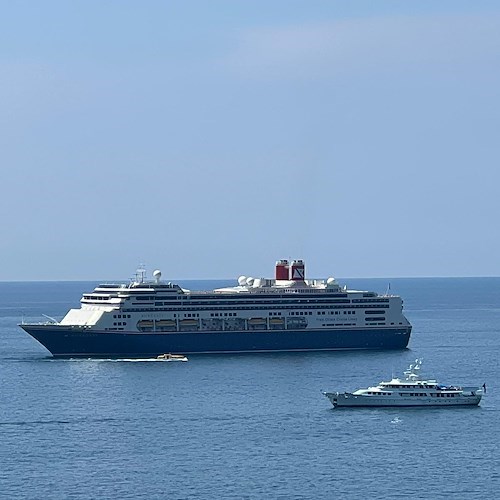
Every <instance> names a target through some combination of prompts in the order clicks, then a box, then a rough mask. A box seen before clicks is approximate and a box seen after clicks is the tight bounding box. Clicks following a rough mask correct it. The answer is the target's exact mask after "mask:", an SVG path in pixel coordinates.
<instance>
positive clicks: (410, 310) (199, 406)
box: [0, 278, 500, 499]
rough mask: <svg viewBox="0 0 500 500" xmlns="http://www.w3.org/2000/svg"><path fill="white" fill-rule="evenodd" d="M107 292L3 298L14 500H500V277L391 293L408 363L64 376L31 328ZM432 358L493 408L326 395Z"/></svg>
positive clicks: (0, 321)
mask: <svg viewBox="0 0 500 500" xmlns="http://www.w3.org/2000/svg"><path fill="white" fill-rule="evenodd" d="M342 281H343V283H347V284H348V285H349V287H353V288H362V289H373V290H375V291H378V292H385V290H386V288H387V280H376V279H367V280H360V279H352V280H349V279H348V280H342ZM225 283H226V282H204V283H202V282H185V283H182V284H183V285H184V286H186V287H187V288H192V289H197V288H204V287H205V286H206V287H211V286H212V285H221V284H225ZM93 285H94V283H75V282H71V283H69V282H65V283H0V381H1V386H0V497H1V498H9V499H10V498H54V499H70V498H86V499H87V498H109V499H118V498H119V499H122V498H134V499H136V498H148V499H155V498H168V499H177V498H178V499H183V498H202V499H211V498H231V499H232V498H248V499H263V498H280V499H294V498H314V499H316V498H320V499H323V498H324V499H332V498H339V499H351V498H460V499H475V498H478V499H479V498H481V499H484V498H498V494H499V493H498V491H499V488H500V451H499V448H500V388H499V382H498V380H499V375H498V374H499V361H498V358H499V354H500V278H477V279H476V278H468V279H458V278H457V279H397V280H394V279H393V280H391V291H392V292H394V293H398V294H401V295H402V296H403V298H404V300H405V308H406V313H407V316H408V318H409V319H410V321H411V322H412V324H413V327H414V330H413V334H412V339H411V341H410V346H409V349H408V350H405V351H398V352H382V351H380V352H343V353H338V352H332V353H309V354H257V355H231V356H191V357H190V359H189V362H188V363H151V362H142V363H141V362H126V361H105V360H104V361H103V360H100V361H96V360H78V361H72V360H57V361H56V360H53V359H51V358H50V357H49V355H48V353H47V351H45V350H44V349H43V348H42V347H41V346H40V345H39V344H37V343H36V342H35V341H34V340H32V339H31V338H30V337H29V336H28V335H27V334H26V333H24V332H23V331H22V330H21V329H19V328H18V327H17V326H16V325H17V324H18V323H19V322H21V320H22V319H23V317H24V319H25V320H40V319H43V317H42V314H47V315H49V316H53V317H56V318H60V317H62V316H63V315H64V314H65V313H66V311H67V310H68V309H69V308H70V307H79V299H80V296H81V294H82V292H84V291H91V290H92V288H93ZM417 356H418V357H423V358H424V367H423V370H424V373H423V374H424V375H425V374H427V375H429V376H434V377H436V378H437V379H438V380H439V381H441V382H444V383H455V384H459V383H465V384H478V385H481V384H483V382H486V384H487V389H488V390H487V394H486V396H485V397H484V398H483V401H482V402H481V406H480V407H477V408H440V409H355V410H351V409H337V410H334V409H332V408H331V406H330V403H329V401H328V400H327V399H326V398H324V397H323V396H322V394H321V392H320V391H321V390H322V389H328V390H342V391H343V390H352V389H356V388H358V387H364V386H366V385H367V384H372V383H376V382H379V381H380V380H382V379H384V380H385V379H388V378H390V377H391V376H392V374H393V371H394V372H395V373H396V374H401V373H402V370H403V369H404V368H406V366H407V365H408V364H409V363H410V362H411V361H412V360H414V359H415V358H416V357H417Z"/></svg>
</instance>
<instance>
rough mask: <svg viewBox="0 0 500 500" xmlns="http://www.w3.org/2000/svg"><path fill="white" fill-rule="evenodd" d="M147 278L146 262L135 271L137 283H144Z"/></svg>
mask: <svg viewBox="0 0 500 500" xmlns="http://www.w3.org/2000/svg"><path fill="white" fill-rule="evenodd" d="M145 278H146V266H145V265H144V264H139V267H138V268H137V270H136V271H135V281H136V283H144V280H145Z"/></svg>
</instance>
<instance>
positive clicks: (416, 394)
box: [323, 359, 486, 408]
mask: <svg viewBox="0 0 500 500" xmlns="http://www.w3.org/2000/svg"><path fill="white" fill-rule="evenodd" d="M421 366H422V359H416V360H415V363H413V364H411V365H410V366H409V368H408V369H407V370H406V371H405V372H404V375H405V377H404V378H403V379H400V378H393V379H392V380H391V381H390V382H380V384H378V385H377V386H374V387H368V388H367V389H358V390H357V391H354V392H324V393H323V394H324V395H325V396H326V397H327V398H328V399H329V400H330V402H331V403H332V405H333V406H334V407H335V408H336V407H338V406H350V407H356V406H359V407H363V406H379V407H380V406H470V405H476V406H477V405H478V404H479V402H480V401H481V397H482V396H483V393H484V392H486V384H483V386H482V387H477V386H472V387H465V386H464V387H459V386H455V385H442V384H438V382H437V381H436V380H432V379H427V380H423V379H421V378H420V374H419V372H420V368H421Z"/></svg>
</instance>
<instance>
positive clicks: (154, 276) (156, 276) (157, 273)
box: [153, 269, 161, 282]
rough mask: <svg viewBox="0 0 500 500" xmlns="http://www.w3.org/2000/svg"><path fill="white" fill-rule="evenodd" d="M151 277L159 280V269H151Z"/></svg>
mask: <svg viewBox="0 0 500 500" xmlns="http://www.w3.org/2000/svg"><path fill="white" fill-rule="evenodd" d="M153 278H154V279H155V280H156V281H157V282H159V281H160V278H161V271H160V270H159V269H156V270H155V271H153Z"/></svg>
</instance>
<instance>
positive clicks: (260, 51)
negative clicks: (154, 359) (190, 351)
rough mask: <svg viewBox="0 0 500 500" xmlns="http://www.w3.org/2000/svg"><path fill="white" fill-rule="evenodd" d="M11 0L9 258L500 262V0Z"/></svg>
mask: <svg viewBox="0 0 500 500" xmlns="http://www.w3.org/2000/svg"><path fill="white" fill-rule="evenodd" d="M0 9H1V11H0V72H1V78H0V105H1V109H2V113H1V114H0V155H1V156H0V158H1V169H0V181H1V186H2V196H1V198H0V222H1V226H0V227H1V228H2V237H1V240H0V241H1V244H0V257H1V259H2V264H3V265H2V271H1V273H0V280H47V279H51V280H58V279H59V280H64V279H68V280H70V279H82V280H84V279H89V280H92V279H120V278H125V279H126V278H128V277H129V276H130V275H131V274H132V273H133V271H134V270H135V268H136V267H137V265H138V264H139V263H141V262H142V263H145V264H146V266H147V268H148V269H149V270H150V271H152V270H153V269H156V268H160V269H161V270H162V272H163V276H164V277H168V278H170V279H195V278H231V277H236V276H238V275H240V274H246V275H253V276H269V275H272V273H273V268H274V262H275V260H276V259H280V258H303V259H304V260H306V264H307V272H308V275H309V276H313V277H323V276H329V275H336V276H339V277H393V276H406V277H409V276H500V258H499V254H500V252H499V246H500V231H498V229H497V226H498V224H497V218H498V215H499V214H500V196H499V195H498V190H499V187H498V186H499V185H500V169H499V159H500V141H499V140H498V136H499V130H500V103H499V98H498V95H499V94H498V89H499V88H500V29H499V28H500V4H499V3H498V2H487V1H475V2H470V1H467V2H462V1H458V0H453V1H444V0H443V1H439V2H436V1H414V2H405V1H383V0H379V1H377V2H373V1H362V0H358V1H356V2H352V1H334V0H329V1H320V0H318V1H313V2H310V1H305V0H304V1H290V0H287V1H284V0H283V1H281V0H275V1H273V2H269V1H259V0H253V1H251V2H250V1H248V2H244V1H236V0H233V1H222V0H221V1H218V0H213V1H201V0H192V1H180V0H179V1H170V2H169V1H145V2H138V1H134V2H132V1H123V0H120V1H102V0H101V1H99V2H97V1H92V0H86V1H72V2H67V1H50V0H46V1H44V2H34V1H14V2H12V1H0Z"/></svg>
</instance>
